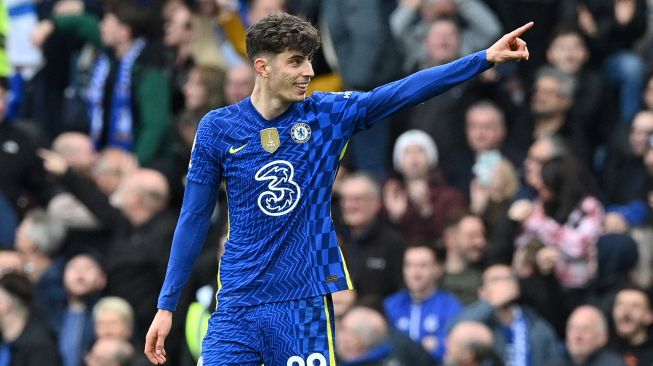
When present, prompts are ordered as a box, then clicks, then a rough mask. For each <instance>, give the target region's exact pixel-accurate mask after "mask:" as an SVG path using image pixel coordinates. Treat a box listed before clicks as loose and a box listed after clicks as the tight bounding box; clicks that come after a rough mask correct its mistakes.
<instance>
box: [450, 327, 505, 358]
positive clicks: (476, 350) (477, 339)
mask: <svg viewBox="0 0 653 366" xmlns="http://www.w3.org/2000/svg"><path fill="white" fill-rule="evenodd" d="M444 365H445V366H500V365H503V362H502V361H501V358H500V356H499V355H497V354H496V352H495V351H494V336H493V335H492V331H491V330H490V328H488V327H487V326H486V325H485V324H483V323H479V322H472V321H463V322H460V323H458V324H456V326H454V327H453V328H452V329H451V331H450V332H449V335H447V353H446V354H445V358H444Z"/></svg>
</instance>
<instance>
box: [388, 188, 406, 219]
mask: <svg viewBox="0 0 653 366" xmlns="http://www.w3.org/2000/svg"><path fill="white" fill-rule="evenodd" d="M383 205H384V206H385V209H386V211H387V212H388V216H389V217H390V220H392V221H394V222H397V221H399V220H401V218H402V217H403V216H404V214H405V213H406V210H407V209H408V195H407V194H406V192H405V191H404V189H403V188H402V187H401V183H399V182H398V181H397V180H395V179H392V180H389V181H387V182H386V184H385V185H384V186H383Z"/></svg>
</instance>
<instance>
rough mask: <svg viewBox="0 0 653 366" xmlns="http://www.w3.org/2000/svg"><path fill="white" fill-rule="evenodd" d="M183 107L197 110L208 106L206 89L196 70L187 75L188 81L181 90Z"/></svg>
mask: <svg viewBox="0 0 653 366" xmlns="http://www.w3.org/2000/svg"><path fill="white" fill-rule="evenodd" d="M183 93H184V98H185V104H186V105H185V107H186V108H188V109H191V110H192V109H198V108H201V107H202V106H205V105H207V104H208V100H207V95H206V88H205V87H204V84H202V75H201V74H200V71H199V70H197V69H193V70H191V72H190V73H189V74H188V80H187V81H186V83H185V84H184V88H183Z"/></svg>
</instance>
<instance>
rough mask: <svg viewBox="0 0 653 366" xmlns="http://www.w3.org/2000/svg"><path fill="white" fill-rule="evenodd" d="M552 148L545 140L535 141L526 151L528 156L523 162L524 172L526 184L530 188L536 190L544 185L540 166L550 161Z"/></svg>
mask: <svg viewBox="0 0 653 366" xmlns="http://www.w3.org/2000/svg"><path fill="white" fill-rule="evenodd" d="M552 154H553V152H552V147H551V144H550V143H549V142H547V141H546V140H537V141H535V142H534V143H533V145H531V147H530V148H529V149H528V155H527V156H526V159H525V160H524V170H525V172H526V174H525V175H526V183H528V184H529V185H530V186H531V187H533V188H535V189H538V188H541V187H542V186H543V185H544V183H543V182H542V176H541V173H542V165H543V164H544V163H545V162H547V161H548V160H550V159H551V157H552Z"/></svg>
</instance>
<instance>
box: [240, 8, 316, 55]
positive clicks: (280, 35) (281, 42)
mask: <svg viewBox="0 0 653 366" xmlns="http://www.w3.org/2000/svg"><path fill="white" fill-rule="evenodd" d="M246 46H247V55H248V56H249V58H250V60H252V61H254V58H255V57H257V56H259V55H261V54H264V53H270V54H273V55H276V54H279V53H282V52H285V51H287V50H292V51H299V52H301V53H302V54H304V55H306V56H308V57H309V58H311V57H312V56H313V53H315V51H316V50H317V49H318V48H319V47H320V34H319V32H318V30H317V29H316V28H315V27H314V26H313V25H312V24H311V23H309V22H308V21H306V20H304V19H302V18H299V17H297V16H294V15H290V14H286V13H278V14H271V15H268V16H266V17H265V18H263V19H261V20H260V21H258V22H256V23H254V24H253V25H252V26H251V27H249V29H247V38H246Z"/></svg>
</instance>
